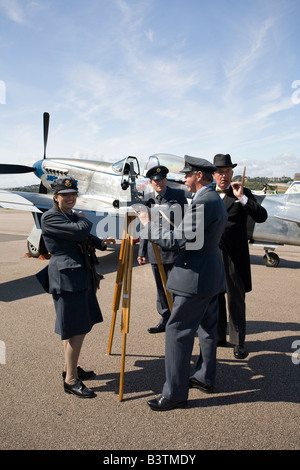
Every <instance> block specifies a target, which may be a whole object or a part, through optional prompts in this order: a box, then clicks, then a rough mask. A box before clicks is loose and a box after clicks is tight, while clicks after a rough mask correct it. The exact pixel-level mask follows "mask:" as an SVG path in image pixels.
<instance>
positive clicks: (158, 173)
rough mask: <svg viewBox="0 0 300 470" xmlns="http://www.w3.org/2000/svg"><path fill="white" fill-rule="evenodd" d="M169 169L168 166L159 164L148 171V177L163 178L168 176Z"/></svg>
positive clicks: (152, 178)
mask: <svg viewBox="0 0 300 470" xmlns="http://www.w3.org/2000/svg"><path fill="white" fill-rule="evenodd" d="M168 173H169V170H168V168H167V167H166V166H162V165H158V166H153V167H152V168H150V170H148V171H147V173H146V178H150V179H151V180H161V179H163V178H166V176H167V174H168Z"/></svg>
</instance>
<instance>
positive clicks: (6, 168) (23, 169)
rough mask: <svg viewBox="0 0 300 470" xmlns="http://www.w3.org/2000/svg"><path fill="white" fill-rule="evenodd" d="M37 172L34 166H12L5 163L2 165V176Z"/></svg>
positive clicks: (0, 164)
mask: <svg viewBox="0 0 300 470" xmlns="http://www.w3.org/2000/svg"><path fill="white" fill-rule="evenodd" d="M34 171H36V168H34V167H32V166H25V165H10V164H5V163H0V174H2V175H12V174H14V173H30V172H34Z"/></svg>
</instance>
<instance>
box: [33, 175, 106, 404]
mask: <svg viewBox="0 0 300 470" xmlns="http://www.w3.org/2000/svg"><path fill="white" fill-rule="evenodd" d="M52 189H53V201H54V203H53V208H52V209H50V210H48V211H47V212H45V213H44V214H43V216H42V219H41V226H42V235H43V238H44V242H45V245H46V248H47V250H48V251H49V253H50V254H51V258H50V261H49V265H48V279H49V293H50V294H52V296H53V300H54V306H55V310H56V322H55V332H56V333H58V334H59V335H60V336H61V339H62V340H63V341H64V352H65V370H64V372H63V378H64V391H65V392H66V393H70V394H74V395H76V396H78V397H81V398H92V397H94V396H95V393H94V392H93V391H92V390H91V389H89V388H87V387H86V386H85V385H84V384H83V382H82V380H84V379H87V378H89V377H91V376H93V375H94V372H93V371H85V370H83V369H82V368H81V367H79V366H78V359H79V355H80V351H81V347H82V344H83V340H84V337H85V335H86V334H87V333H88V332H89V331H90V330H91V329H92V327H93V325H94V324H96V323H100V322H102V321H103V318H102V314H101V310H100V307H99V304H98V301H97V297H96V290H97V273H96V269H95V265H96V264H98V260H97V257H96V255H95V249H99V250H105V249H106V247H107V244H109V243H115V239H114V238H111V237H108V238H106V239H103V240H101V239H100V238H98V237H95V236H93V235H91V234H90V231H91V228H92V223H91V222H90V221H89V220H88V219H87V218H86V217H85V214H84V213H83V212H81V211H80V212H76V211H74V210H73V207H74V206H75V204H76V200H77V193H78V188H77V182H76V180H74V179H73V178H59V179H56V180H55V181H54V182H53V183H52Z"/></svg>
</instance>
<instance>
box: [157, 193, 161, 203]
mask: <svg viewBox="0 0 300 470" xmlns="http://www.w3.org/2000/svg"><path fill="white" fill-rule="evenodd" d="M156 199H157V201H158V204H160V203H161V200H162V196H161V195H160V194H158V195H157V196H156Z"/></svg>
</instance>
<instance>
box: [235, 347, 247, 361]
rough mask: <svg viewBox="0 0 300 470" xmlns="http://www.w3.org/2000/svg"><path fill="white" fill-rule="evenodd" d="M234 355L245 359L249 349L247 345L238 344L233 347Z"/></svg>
mask: <svg viewBox="0 0 300 470" xmlns="http://www.w3.org/2000/svg"><path fill="white" fill-rule="evenodd" d="M233 355H234V357H235V358H236V359H245V357H247V356H248V351H247V349H246V348H245V346H239V345H236V346H234V348H233Z"/></svg>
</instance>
